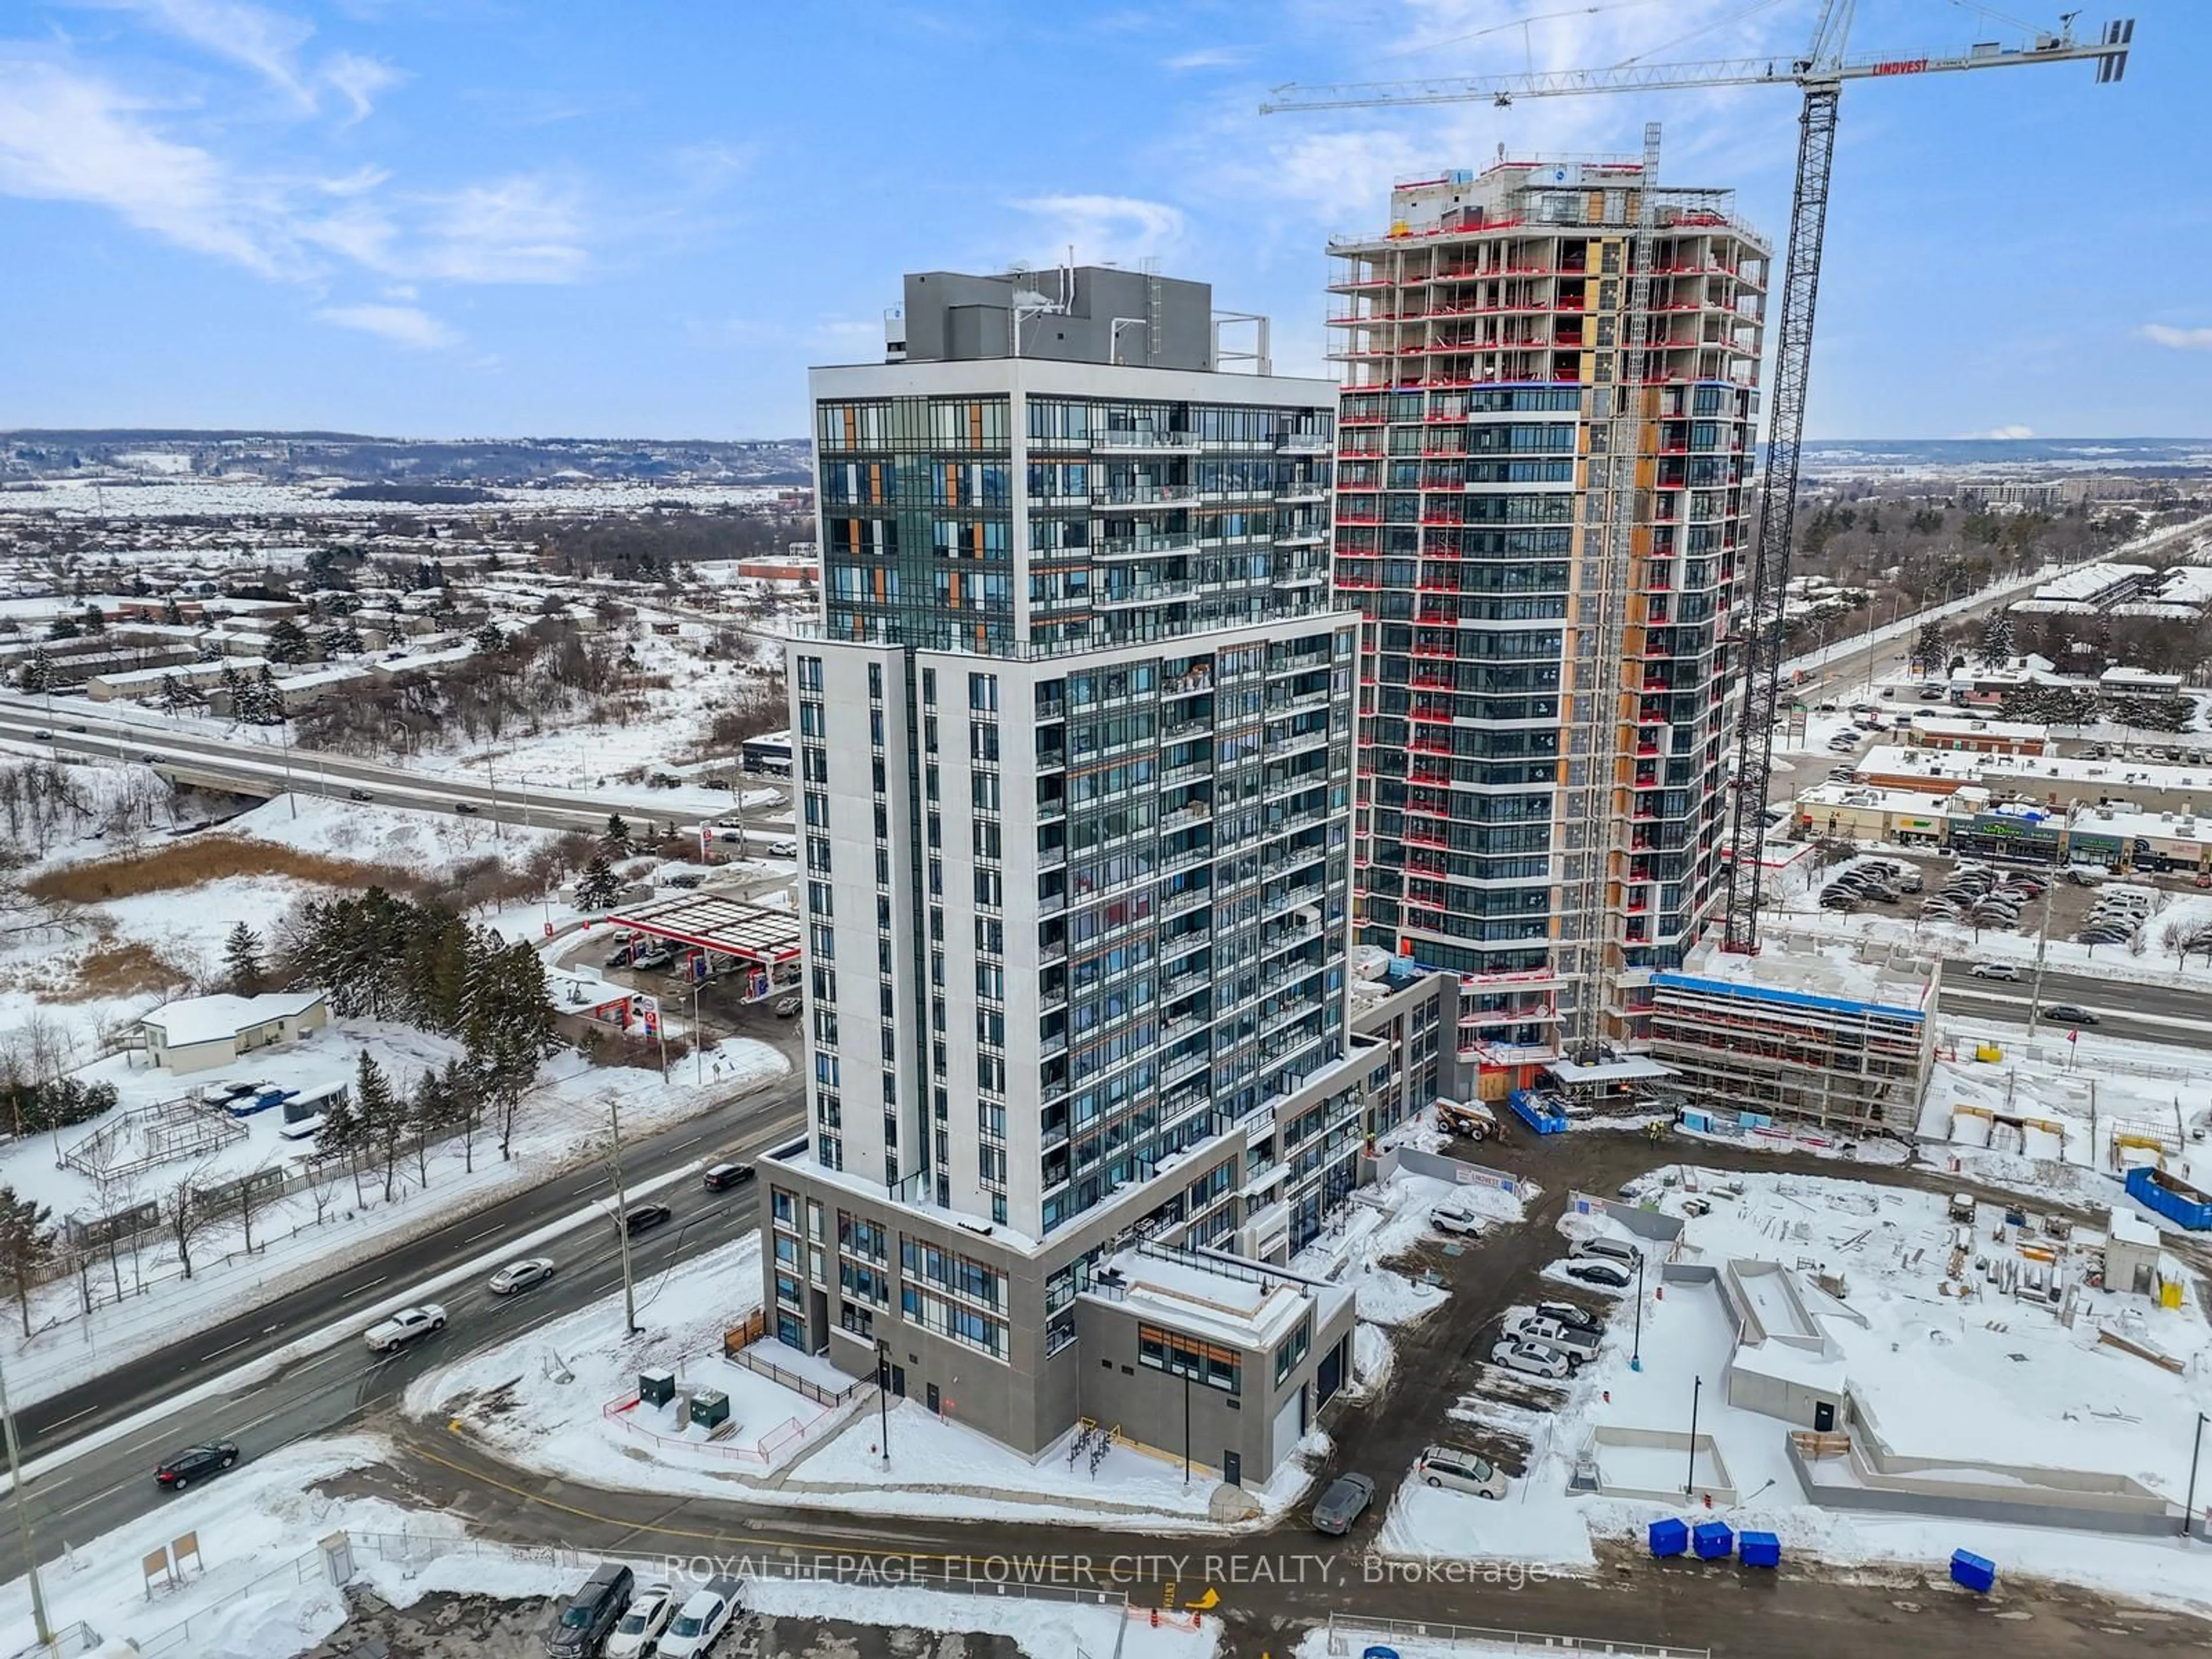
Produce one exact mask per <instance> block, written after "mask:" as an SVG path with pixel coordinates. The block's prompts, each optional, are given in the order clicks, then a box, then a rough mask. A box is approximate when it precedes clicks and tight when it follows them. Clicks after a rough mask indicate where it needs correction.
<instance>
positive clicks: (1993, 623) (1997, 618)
mask: <svg viewBox="0 0 2212 1659" xmlns="http://www.w3.org/2000/svg"><path fill="white" fill-rule="evenodd" d="M2017 654H2018V653H2017V651H2016V649H2015V645H2014V641H2013V635H2012V618H2011V617H2008V616H2007V615H2006V614H2005V613H2004V612H2003V611H1991V612H1990V619H1989V620H1988V621H1987V622H1985V623H1983V624H1982V646H1981V658H1982V666H1984V668H1999V667H2002V666H2003V665H2005V664H2006V663H2008V662H2010V661H2011V660H2012V659H2013V658H2014V657H2015V655H2017Z"/></svg>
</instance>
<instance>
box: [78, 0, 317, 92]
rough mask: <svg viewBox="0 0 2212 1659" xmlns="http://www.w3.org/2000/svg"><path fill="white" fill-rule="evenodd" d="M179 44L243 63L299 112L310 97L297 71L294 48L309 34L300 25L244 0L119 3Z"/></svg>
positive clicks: (297, 50)
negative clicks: (298, 108)
mask: <svg viewBox="0 0 2212 1659" xmlns="http://www.w3.org/2000/svg"><path fill="white" fill-rule="evenodd" d="M121 3H122V4H124V5H125V6H127V7H129V8H130V9H131V10H133V11H136V12H137V13H138V14H140V15H142V16H143V17H145V18H147V19H148V20H149V21H151V22H153V23H155V24H156V25H158V26H159V27H161V28H165V29H167V31H168V32H169V33H172V34H173V35H175V36H177V37H178V38H179V40H189V41H191V43H192V45H194V46H198V47H199V48H201V49H202V50H203V51H204V52H211V53H213V54H214V55H215V56H216V57H218V58H228V59H229V60H230V61H231V62H233V63H234V64H243V65H244V66H245V67H246V68H247V69H250V70H252V71H253V72H254V73H255V74H257V75H258V76H261V78H262V79H263V80H264V81H266V82H269V84H270V85H271V86H272V87H275V88H277V89H278V90H279V91H281V92H283V94H286V95H287V96H288V97H289V98H290V99H291V100H293V101H294V102H295V103H297V104H298V105H299V106H301V108H302V109H313V107H314V106H315V94H314V93H313V90H312V89H311V88H309V86H308V85H307V79H306V77H305V76H302V75H301V72H300V67H299V53H300V48H301V46H305V45H307V41H308V40H309V39H310V38H311V37H313V34H314V33H315V29H314V25H313V24H312V23H305V22H302V21H300V20H299V19H298V18H295V17H288V16H286V15H284V14H283V13H282V12H276V11H270V9H268V8H266V7H264V6H256V5H249V4H247V3H246V0H121Z"/></svg>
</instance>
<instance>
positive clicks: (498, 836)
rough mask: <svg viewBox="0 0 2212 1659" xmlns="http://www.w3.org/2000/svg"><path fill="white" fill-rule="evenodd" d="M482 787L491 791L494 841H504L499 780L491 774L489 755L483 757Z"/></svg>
mask: <svg viewBox="0 0 2212 1659" xmlns="http://www.w3.org/2000/svg"><path fill="white" fill-rule="evenodd" d="M484 787H486V788H487V789H489V790H490V791H491V833H492V839H493V840H495V841H505V840H506V839H507V832H506V831H505V830H504V829H501V827H500V822H499V780H498V779H497V778H495V777H494V776H493V775H492V770H491V757H490V756H489V755H486V756H485V757H484Z"/></svg>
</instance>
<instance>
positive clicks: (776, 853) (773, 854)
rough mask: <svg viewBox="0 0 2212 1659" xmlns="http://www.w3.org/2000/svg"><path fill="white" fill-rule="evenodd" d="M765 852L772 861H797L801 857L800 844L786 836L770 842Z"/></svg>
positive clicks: (764, 849)
mask: <svg viewBox="0 0 2212 1659" xmlns="http://www.w3.org/2000/svg"><path fill="white" fill-rule="evenodd" d="M763 851H765V852H766V853H767V854H768V855H769V857H770V858H772V859H795V858H797V857H798V856H799V843H798V842H795V841H793V840H792V839H791V837H790V836H783V837H782V838H781V839H780V840H776V841H772V842H769V844H768V845H767V847H766V848H763Z"/></svg>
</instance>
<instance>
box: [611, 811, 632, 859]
mask: <svg viewBox="0 0 2212 1659" xmlns="http://www.w3.org/2000/svg"><path fill="white" fill-rule="evenodd" d="M606 843H607V850H608V851H609V852H610V853H612V854H616V855H617V857H619V856H620V855H621V854H624V853H627V852H629V825H628V824H627V823H623V817H622V814H621V813H619V812H611V813H609V814H608V815H607V834H606Z"/></svg>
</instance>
